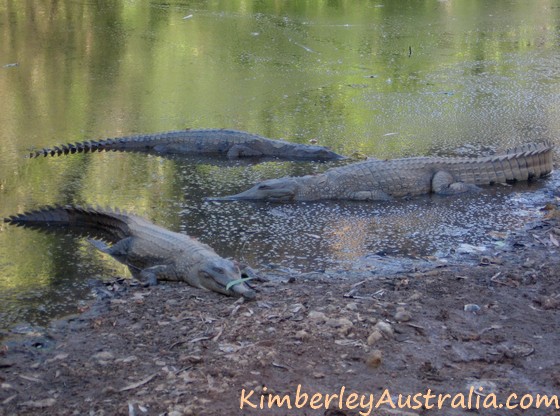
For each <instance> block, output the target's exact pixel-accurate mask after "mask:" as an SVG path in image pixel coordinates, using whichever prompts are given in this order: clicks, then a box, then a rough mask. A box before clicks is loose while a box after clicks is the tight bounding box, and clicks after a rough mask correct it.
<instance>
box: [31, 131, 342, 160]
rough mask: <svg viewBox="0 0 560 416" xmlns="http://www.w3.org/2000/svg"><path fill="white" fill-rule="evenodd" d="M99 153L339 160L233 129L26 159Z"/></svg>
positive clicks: (80, 145) (142, 138)
mask: <svg viewBox="0 0 560 416" xmlns="http://www.w3.org/2000/svg"><path fill="white" fill-rule="evenodd" d="M102 150H106V151H109V150H112V151H123V152H126V151H136V152H153V153H158V154H185V155H186V154H200V155H212V154H218V155H225V156H227V157H228V158H229V159H239V158H250V157H254V158H278V159H287V160H339V159H344V156H341V155H339V154H337V153H335V152H333V151H331V150H329V149H328V148H326V147H324V146H315V145H307V144H298V143H290V142H287V141H284V140H272V139H267V138H265V137H262V136H259V135H256V134H252V133H247V132H244V131H237V130H224V129H204V130H178V131H170V132H165V133H154V134H146V135H137V136H126V137H118V138H114V139H103V140H87V141H83V142H77V143H74V144H61V145H59V146H54V147H52V148H44V149H41V150H37V151H33V152H32V153H31V154H30V155H29V156H30V157H39V156H49V155H50V156H55V155H58V156H60V155H63V154H64V155H67V154H72V153H86V152H90V151H91V152H95V151H102Z"/></svg>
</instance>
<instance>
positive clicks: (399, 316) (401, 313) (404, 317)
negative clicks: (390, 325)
mask: <svg viewBox="0 0 560 416" xmlns="http://www.w3.org/2000/svg"><path fill="white" fill-rule="evenodd" d="M394 318H395V321H397V322H408V321H410V320H411V319H412V315H411V314H410V312H408V311H407V310H406V309H405V308H403V307H402V306H399V307H398V308H397V312H396V313H395V316H394Z"/></svg>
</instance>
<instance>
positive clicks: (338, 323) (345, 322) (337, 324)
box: [326, 318, 354, 328]
mask: <svg viewBox="0 0 560 416" xmlns="http://www.w3.org/2000/svg"><path fill="white" fill-rule="evenodd" d="M326 323H327V326H330V327H331V328H344V327H352V326H354V324H353V323H352V321H351V320H350V319H347V318H338V319H337V318H331V319H328V320H327V322H326Z"/></svg>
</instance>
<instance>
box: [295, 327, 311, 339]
mask: <svg viewBox="0 0 560 416" xmlns="http://www.w3.org/2000/svg"><path fill="white" fill-rule="evenodd" d="M309 337H310V336H309V333H308V332H307V331H304V330H303V329H302V330H301V331H297V332H296V333H295V334H294V338H295V339H299V340H300V341H307V340H308V339H309Z"/></svg>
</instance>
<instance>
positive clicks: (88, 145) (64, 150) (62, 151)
mask: <svg viewBox="0 0 560 416" xmlns="http://www.w3.org/2000/svg"><path fill="white" fill-rule="evenodd" d="M133 140H134V138H132V137H122V138H115V139H104V140H85V141H83V142H76V143H68V144H60V145H58V146H53V147H45V148H43V149H40V150H35V151H33V152H31V153H29V157H30V158H36V157H39V156H45V157H47V156H61V155H68V154H74V153H88V152H96V151H99V152H101V151H102V150H105V151H109V150H113V151H116V150H124V148H125V147H126V145H127V144H128V143H131V142H132V141H133Z"/></svg>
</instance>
